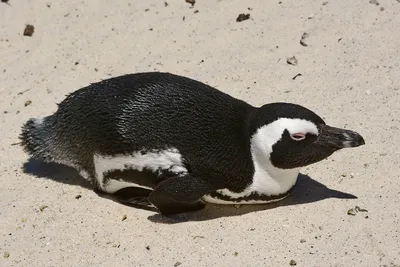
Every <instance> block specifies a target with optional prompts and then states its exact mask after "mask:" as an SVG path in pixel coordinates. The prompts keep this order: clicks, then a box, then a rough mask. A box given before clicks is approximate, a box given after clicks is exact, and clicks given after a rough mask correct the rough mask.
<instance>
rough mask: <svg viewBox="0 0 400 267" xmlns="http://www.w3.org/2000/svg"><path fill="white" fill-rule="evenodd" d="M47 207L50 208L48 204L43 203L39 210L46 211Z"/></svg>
mask: <svg viewBox="0 0 400 267" xmlns="http://www.w3.org/2000/svg"><path fill="white" fill-rule="evenodd" d="M47 208H48V206H46V205H42V206H40V207H39V210H40V211H44V210H45V209H47Z"/></svg>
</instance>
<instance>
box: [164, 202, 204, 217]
mask: <svg viewBox="0 0 400 267" xmlns="http://www.w3.org/2000/svg"><path fill="white" fill-rule="evenodd" d="M205 206H206V203H204V202H203V201H201V200H200V201H197V202H194V203H175V204H171V203H169V204H168V205H165V204H164V205H159V206H157V209H158V211H159V213H160V214H161V215H166V216H168V215H176V214H180V213H186V212H193V211H198V210H201V209H204V208H205Z"/></svg>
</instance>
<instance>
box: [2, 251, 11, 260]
mask: <svg viewBox="0 0 400 267" xmlns="http://www.w3.org/2000/svg"><path fill="white" fill-rule="evenodd" d="M3 256H4V258H6V259H7V258H8V257H10V253H8V252H7V251H4V254H3Z"/></svg>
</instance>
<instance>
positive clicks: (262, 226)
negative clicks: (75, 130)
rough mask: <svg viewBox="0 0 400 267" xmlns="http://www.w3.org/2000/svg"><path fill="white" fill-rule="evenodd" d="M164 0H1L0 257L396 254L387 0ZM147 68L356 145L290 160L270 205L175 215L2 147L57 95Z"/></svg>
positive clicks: (392, 56) (160, 262)
mask: <svg viewBox="0 0 400 267" xmlns="http://www.w3.org/2000/svg"><path fill="white" fill-rule="evenodd" d="M2 2H3V1H2ZM167 2H168V5H167V4H165V3H164V1H94V0H86V1H75V0H71V1H50V0H47V1H43V0H36V1H15V0H10V1H9V2H8V3H0V73H1V74H0V141H1V143H0V149H1V153H0V162H1V164H0V168H1V172H0V192H1V193H0V203H1V209H0V218H1V219H0V225H1V227H0V252H1V254H0V266H21V267H22V266H38V267H39V266H57V267H58V266H290V262H291V261H292V260H294V261H295V262H296V264H297V265H296V266H307V267H309V266H374V267H375V266H392V267H393V266H400V226H399V223H400V210H399V207H400V177H399V175H400V164H399V158H400V157H399V148H398V145H399V143H400V135H399V127H400V122H399V111H400V97H399V92H400V63H399V62H400V61H399V59H400V30H399V27H400V3H399V1H398V0H397V1H396V0H379V5H376V4H373V3H372V4H371V3H369V1H368V0H363V1H346V0H335V1H332V0H330V1H326V2H324V1H322V0H321V1H311V0H308V1H293V0H283V1H278V0H275V1H255V0H251V1H239V0H233V1H221V0H220V1H211V0H207V1H205V0H204V1H200V0H198V1H197V2H196V3H195V5H194V6H193V7H192V6H191V5H190V4H188V3H185V1H184V0H179V1H171V0H167ZM371 2H372V1H371ZM197 10H198V12H197ZM241 13H243V14H250V19H248V20H244V21H241V22H237V21H236V19H237V17H238V15H239V14H241ZM27 24H30V25H33V26H34V32H33V34H32V36H24V35H23V33H24V29H25V27H26V25H27ZM304 33H307V34H308V35H309V36H308V37H307V38H305V39H304V43H305V44H306V45H307V46H303V45H302V44H300V39H301V37H302V35H303V34H304ZM293 56H295V57H296V59H297V61H298V62H297V65H290V64H288V63H287V58H289V57H293ZM152 70H157V71H168V72H173V73H176V74H181V75H185V76H188V77H191V78H194V79H197V80H200V81H203V82H206V83H208V84H210V85H212V86H215V87H217V88H218V89H220V90H222V91H224V92H227V93H229V94H231V95H232V96H235V97H237V98H240V99H243V100H245V101H247V102H249V103H251V104H253V105H256V106H259V105H262V104H264V103H268V102H275V101H287V102H294V103H299V104H301V105H304V106H306V107H308V108H310V109H312V110H314V111H315V112H317V113H318V114H320V115H321V116H322V117H323V118H324V119H325V120H326V121H327V123H329V124H330V125H333V126H337V127H346V128H348V129H353V130H355V131H358V132H360V133H361V134H362V135H363V136H364V138H365V140H366V145H365V146H362V147H359V148H355V149H347V150H342V151H339V152H337V153H336V154H334V155H333V156H331V157H330V158H329V159H328V160H325V161H322V162H320V163H317V164H315V165H312V166H309V167H307V168H303V169H302V174H303V175H302V176H300V177H299V184H298V186H297V187H296V190H295V192H294V195H293V196H292V197H290V198H289V199H287V200H285V201H283V202H280V203H279V204H273V205H262V206H252V207H245V206H242V207H240V208H235V207H226V206H212V205H210V206H208V207H207V209H206V210H204V211H201V212H199V213H193V214H185V215H181V216H178V217H177V218H175V219H165V218H163V217H161V216H159V215H158V214H155V213H154V212H151V211H144V210H138V209H134V208H130V207H126V206H123V205H120V204H118V203H116V202H114V201H112V200H109V199H107V198H103V197H100V196H98V195H97V194H96V193H94V192H93V191H92V190H91V186H90V185H88V184H87V183H85V181H84V180H83V179H82V178H81V177H79V176H78V174H77V173H76V172H75V171H73V170H71V169H69V168H66V167H62V166H58V165H44V164H41V163H39V162H33V161H30V160H29V158H28V156H27V155H26V154H25V153H23V151H22V150H21V148H20V147H19V146H18V145H12V144H13V143H15V142H18V139H17V136H18V134H19V132H20V127H21V125H22V123H23V122H25V121H26V120H27V119H28V118H30V117H38V116H43V115H48V114H50V113H52V112H53V111H55V109H56V103H58V102H60V101H61V100H62V99H63V98H64V96H65V95H66V94H68V93H70V92H72V91H74V90H76V89H79V88H80V87H83V86H86V85H88V84H89V83H92V82H96V81H99V80H101V79H106V78H109V77H112V76H117V75H121V74H125V73H132V72H139V71H152ZM299 73H300V74H301V76H297V77H296V78H294V77H295V76H296V75H297V74H299ZM29 101H30V103H29ZM46 206H47V207H46ZM356 206H358V207H360V208H361V209H366V210H368V211H367V212H365V211H364V212H362V211H359V212H356V211H355V212H354V215H348V210H349V209H352V208H353V209H354V208H355V207H356ZM125 215H126V219H124V220H123V218H125V217H124V216H125ZM292 264H294V262H292Z"/></svg>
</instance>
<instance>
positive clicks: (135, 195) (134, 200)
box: [113, 187, 155, 211]
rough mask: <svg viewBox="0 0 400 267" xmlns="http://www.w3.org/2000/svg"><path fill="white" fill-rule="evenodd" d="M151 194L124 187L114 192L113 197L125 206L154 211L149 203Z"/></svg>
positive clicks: (142, 190)
mask: <svg viewBox="0 0 400 267" xmlns="http://www.w3.org/2000/svg"><path fill="white" fill-rule="evenodd" d="M151 192H152V191H151V190H148V189H144V188H140V187H126V188H123V189H120V190H118V191H117V192H115V193H114V194H113V197H115V199H116V200H117V201H118V202H119V203H121V204H124V205H126V206H130V207H135V208H141V209H145V210H152V211H155V208H154V206H153V205H152V204H151V203H150V202H149V195H150V193H151Z"/></svg>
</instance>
